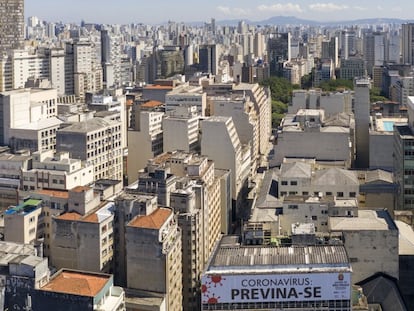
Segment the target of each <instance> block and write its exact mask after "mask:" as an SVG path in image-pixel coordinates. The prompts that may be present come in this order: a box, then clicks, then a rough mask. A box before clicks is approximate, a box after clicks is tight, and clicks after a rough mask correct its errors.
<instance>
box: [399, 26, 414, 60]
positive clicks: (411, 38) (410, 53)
mask: <svg viewBox="0 0 414 311" xmlns="http://www.w3.org/2000/svg"><path fill="white" fill-rule="evenodd" d="M401 36H402V38H401V39H402V40H401V42H402V46H401V51H402V62H403V64H410V65H414V23H407V24H402V35H401Z"/></svg>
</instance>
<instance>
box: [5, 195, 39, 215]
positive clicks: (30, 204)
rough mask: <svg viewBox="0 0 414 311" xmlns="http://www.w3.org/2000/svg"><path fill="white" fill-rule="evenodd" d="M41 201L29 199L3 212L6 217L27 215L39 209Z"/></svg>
mask: <svg viewBox="0 0 414 311" xmlns="http://www.w3.org/2000/svg"><path fill="white" fill-rule="evenodd" d="M41 202H42V200H35V199H30V200H27V201H25V202H23V203H22V204H19V205H17V206H14V207H11V208H9V209H8V210H7V211H5V214H6V215H27V214H30V213H31V212H33V211H35V210H37V209H38V208H40V206H39V205H40V203H41Z"/></svg>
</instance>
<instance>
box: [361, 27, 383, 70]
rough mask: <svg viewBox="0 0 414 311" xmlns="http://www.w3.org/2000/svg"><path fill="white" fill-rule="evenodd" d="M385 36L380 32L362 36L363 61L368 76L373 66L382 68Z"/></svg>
mask: <svg viewBox="0 0 414 311" xmlns="http://www.w3.org/2000/svg"><path fill="white" fill-rule="evenodd" d="M385 51H386V36H385V34H384V33H381V32H368V33H366V34H365V35H364V60H365V62H366V68H367V72H368V74H369V75H372V68H373V67H374V66H383V65H384V62H385V61H386V58H385Z"/></svg>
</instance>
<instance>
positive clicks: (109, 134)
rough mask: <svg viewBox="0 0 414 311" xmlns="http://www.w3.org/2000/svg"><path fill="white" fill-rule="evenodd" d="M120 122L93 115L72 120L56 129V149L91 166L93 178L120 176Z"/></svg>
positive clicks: (121, 167) (116, 178)
mask: <svg viewBox="0 0 414 311" xmlns="http://www.w3.org/2000/svg"><path fill="white" fill-rule="evenodd" d="M121 128H122V126H121V122H120V121H114V120H106V119H102V118H93V119H90V120H87V121H82V122H79V123H74V124H72V125H69V126H67V127H65V128H62V129H60V130H59V131H57V133H56V150H57V151H58V152H69V154H70V156H71V158H75V159H79V160H82V161H85V162H86V164H87V165H93V166H94V180H98V179H115V180H122V175H123V149H122V130H121Z"/></svg>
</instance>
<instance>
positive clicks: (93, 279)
mask: <svg viewBox="0 0 414 311" xmlns="http://www.w3.org/2000/svg"><path fill="white" fill-rule="evenodd" d="M110 278H111V276H110V275H105V274H95V273H87V272H79V271H70V270H62V271H60V272H57V274H56V275H55V276H54V277H53V278H52V279H51V280H50V281H49V283H47V284H46V285H45V286H43V287H41V288H40V290H43V291H49V292H57V293H63V294H69V295H77V296H86V297H95V296H96V295H97V294H98V293H99V292H100V291H101V290H102V289H103V288H104V286H105V285H106V284H107V282H108V281H109V280H110Z"/></svg>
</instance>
